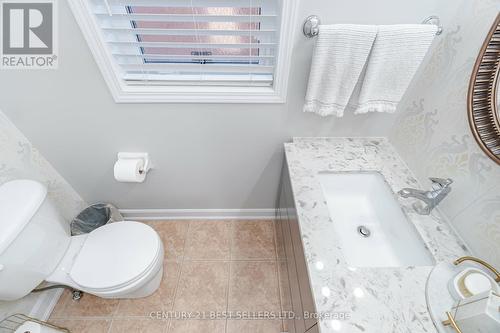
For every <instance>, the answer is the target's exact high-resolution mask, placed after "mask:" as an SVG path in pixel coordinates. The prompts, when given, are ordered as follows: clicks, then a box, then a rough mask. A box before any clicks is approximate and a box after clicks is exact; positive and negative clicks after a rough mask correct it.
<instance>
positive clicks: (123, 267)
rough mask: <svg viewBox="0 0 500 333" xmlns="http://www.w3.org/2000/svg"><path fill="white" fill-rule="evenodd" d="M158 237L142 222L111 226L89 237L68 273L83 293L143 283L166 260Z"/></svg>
mask: <svg viewBox="0 0 500 333" xmlns="http://www.w3.org/2000/svg"><path fill="white" fill-rule="evenodd" d="M162 252H163V246H162V243H161V240H160V238H159V236H158V234H157V233H156V232H155V231H154V230H153V229H152V228H151V227H150V226H148V225H146V224H144V223H139V222H131V221H125V222H115V223H110V224H107V225H105V226H102V227H100V228H97V229H96V230H94V231H92V232H91V233H90V234H88V236H87V238H86V240H85V242H84V243H83V246H82V248H81V250H80V251H79V252H78V255H77V256H76V258H75V261H74V263H73V266H72V268H71V270H70V272H69V276H70V278H71V279H72V280H73V281H74V282H75V283H76V284H78V285H79V286H81V289H83V290H86V291H89V292H92V291H93V292H96V293H103V292H104V293H108V292H112V291H114V290H119V289H122V288H124V287H127V286H129V285H133V284H134V283H135V282H137V281H139V280H141V279H142V278H143V277H144V276H145V275H148V274H150V273H151V271H152V270H155V269H157V266H158V261H159V260H160V258H163V255H162V254H163V253H162Z"/></svg>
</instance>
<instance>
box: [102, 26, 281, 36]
mask: <svg viewBox="0 0 500 333" xmlns="http://www.w3.org/2000/svg"><path fill="white" fill-rule="evenodd" d="M102 29H103V30H104V31H106V32H110V33H114V34H117V35H122V36H124V35H127V36H129V35H134V36H135V35H157V36H162V35H167V36H213V35H215V36H250V35H251V36H253V37H258V36H263V35H272V34H274V33H276V31H275V30H219V29H144V28H115V27H103V28H102Z"/></svg>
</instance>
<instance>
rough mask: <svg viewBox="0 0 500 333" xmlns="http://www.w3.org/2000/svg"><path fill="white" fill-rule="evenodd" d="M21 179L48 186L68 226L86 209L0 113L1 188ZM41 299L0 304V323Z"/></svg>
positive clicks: (34, 297)
mask: <svg viewBox="0 0 500 333" xmlns="http://www.w3.org/2000/svg"><path fill="white" fill-rule="evenodd" d="M19 178H28V179H35V180H38V181H41V182H42V183H45V184H47V186H48V188H49V196H50V197H51V198H52V199H53V200H54V201H55V203H56V205H57V206H58V207H59V209H60V212H61V214H62V215H63V216H64V217H65V218H66V220H68V222H69V221H71V219H72V218H73V217H74V216H75V215H76V214H78V212H80V210H81V209H82V208H83V207H84V206H85V203H84V201H83V200H82V198H81V197H80V196H79V195H78V194H77V193H76V192H75V191H74V190H73V188H72V187H71V186H70V185H69V184H68V183H67V182H66V181H65V180H64V179H63V178H62V177H61V176H60V175H59V174H58V173H57V171H56V170H55V169H54V168H53V167H52V166H51V165H50V164H49V163H48V162H47V160H45V158H44V157H43V156H42V155H41V154H40V153H39V152H38V150H36V149H35V148H33V147H32V146H31V143H30V142H29V141H28V140H27V139H26V138H25V137H24V135H23V134H22V133H21V132H19V130H18V129H17V128H16V127H15V126H14V125H13V124H12V123H11V122H10V120H9V119H8V118H7V117H6V116H5V115H4V114H3V113H2V112H1V111H0V184H3V183H5V182H6V181H9V180H12V179H19ZM38 299H39V295H35V294H32V295H28V296H26V297H25V298H23V299H21V300H19V301H16V302H0V320H2V319H3V318H4V317H6V316H8V315H10V314H13V313H17V312H22V313H27V314H29V312H30V310H31V309H32V307H33V305H34V304H36V303H37V301H38Z"/></svg>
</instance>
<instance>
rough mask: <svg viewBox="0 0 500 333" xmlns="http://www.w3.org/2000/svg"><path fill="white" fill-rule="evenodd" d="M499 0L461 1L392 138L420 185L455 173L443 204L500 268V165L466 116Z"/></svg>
mask: <svg viewBox="0 0 500 333" xmlns="http://www.w3.org/2000/svg"><path fill="white" fill-rule="evenodd" d="M499 11H500V0H473V1H472V0H463V1H461V2H460V11H459V12H458V13H457V15H456V16H454V17H453V18H452V20H451V21H450V22H449V23H448V24H447V30H446V33H445V35H444V36H443V37H442V38H440V40H439V42H438V43H436V45H435V47H434V49H433V50H432V54H433V55H432V57H431V58H430V60H429V62H428V63H427V65H425V66H424V67H423V68H422V70H421V71H420V76H419V77H417V79H416V80H415V81H414V83H415V84H414V87H413V88H412V89H411V93H410V94H409V95H410V96H408V99H407V101H406V102H404V103H403V104H401V105H400V107H401V112H400V113H399V115H398V117H397V119H396V123H395V126H394V130H393V131H392V133H391V135H390V139H391V141H392V142H393V143H394V144H395V145H396V148H397V149H398V150H399V152H400V153H401V154H402V156H403V159H404V160H405V161H406V162H407V163H408V164H409V166H410V169H412V170H413V171H414V172H415V173H416V174H417V176H418V177H419V178H420V179H421V181H422V183H423V184H426V185H428V184H429V182H428V181H427V179H426V178H427V177H431V176H435V177H451V178H453V179H454V181H455V183H454V185H453V190H452V192H451V194H450V195H449V196H448V198H446V200H445V201H443V203H442V204H441V205H440V208H441V211H442V213H444V214H445V215H446V216H447V217H448V219H449V220H450V221H451V223H452V224H453V226H454V227H455V228H456V229H457V231H458V232H459V234H460V235H461V236H462V237H463V238H464V240H465V241H466V243H467V244H468V245H469V247H470V248H471V249H472V250H473V251H474V252H475V253H476V254H477V255H478V256H480V257H482V258H484V259H487V260H488V261H490V262H491V263H492V264H494V265H496V267H500V166H498V165H497V164H496V163H495V162H493V161H491V160H490V159H488V158H487V157H486V155H485V154H484V153H483V152H482V151H481V150H480V149H479V146H478V145H477V144H476V142H475V141H474V138H473V136H472V134H471V131H470V129H469V124H468V120H467V89H468V85H469V78H470V75H471V73H472V67H473V65H474V62H475V60H476V57H477V55H478V53H479V49H480V47H481V45H482V43H483V41H484V39H485V37H486V34H487V32H488V30H489V28H490V27H491V24H492V23H493V21H494V19H495V17H496V15H497V14H498V12H499Z"/></svg>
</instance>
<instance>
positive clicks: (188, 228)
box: [166, 221, 191, 333]
mask: <svg viewBox="0 0 500 333" xmlns="http://www.w3.org/2000/svg"><path fill="white" fill-rule="evenodd" d="M190 230H191V221H189V222H188V227H187V230H186V237H185V238H184V244H183V246H182V256H181V260H180V263H179V265H180V268H179V275H178V276H177V283H176V285H175V288H174V295H173V296H174V297H173V300H172V311H175V302H176V300H177V292H178V291H179V284H180V281H181V277H182V272H183V270H184V257H185V252H186V243H187V239H188V237H189V232H190ZM172 322H173V320H172V318H169V321H168V324H167V330H166V333H168V332H169V331H170V329H171V328H172Z"/></svg>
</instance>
